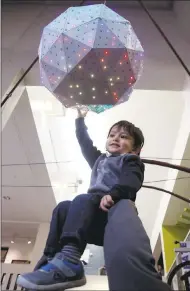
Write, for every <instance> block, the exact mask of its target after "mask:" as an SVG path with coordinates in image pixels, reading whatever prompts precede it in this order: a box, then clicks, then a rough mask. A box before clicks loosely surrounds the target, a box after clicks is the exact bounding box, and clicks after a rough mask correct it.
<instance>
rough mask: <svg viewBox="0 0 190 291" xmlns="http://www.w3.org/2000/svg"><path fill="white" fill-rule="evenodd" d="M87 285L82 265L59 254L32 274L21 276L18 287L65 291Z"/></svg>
mask: <svg viewBox="0 0 190 291" xmlns="http://www.w3.org/2000/svg"><path fill="white" fill-rule="evenodd" d="M85 284H86V278H85V275H84V269H83V265H82V263H81V262H80V261H79V263H78V264H73V263H71V262H69V261H67V260H66V259H64V258H63V254H62V253H58V254H57V255H56V256H55V257H54V259H53V260H52V261H50V262H49V263H48V264H46V265H45V266H43V267H42V268H41V269H39V270H37V271H34V272H32V273H26V274H23V275H20V276H19V277H18V279H17V285H19V286H21V287H24V288H25V289H32V290H59V289H62V290H65V289H68V288H73V287H79V286H83V285H85Z"/></svg>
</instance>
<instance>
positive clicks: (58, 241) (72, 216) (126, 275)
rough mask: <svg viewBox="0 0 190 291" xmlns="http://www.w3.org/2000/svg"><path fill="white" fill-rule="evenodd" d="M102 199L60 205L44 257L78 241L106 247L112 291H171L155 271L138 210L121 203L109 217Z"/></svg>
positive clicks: (92, 197)
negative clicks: (100, 207)
mask: <svg viewBox="0 0 190 291" xmlns="http://www.w3.org/2000/svg"><path fill="white" fill-rule="evenodd" d="M99 202H100V197H98V196H96V195H93V194H82V195H79V196H77V197H76V198H75V199H74V200H73V201H64V202H61V203H59V204H58V206H57V207H56V208H55V210H54V211H53V216H52V220H51V224H50V232H49V235H48V239H47V243H46V247H45V251H44V253H45V255H54V254H55V253H56V252H58V251H59V250H60V249H61V248H62V246H63V245H64V243H67V241H69V240H73V239H74V240H77V241H78V243H79V245H80V247H81V253H82V252H83V251H84V249H85V247H86V244H87V243H89V244H96V245H102V246H103V245H104V253H105V263H106V271H107V274H108V281H109V287H110V290H114V291H117V290H118V291H124V290H126V291H128V290H129V291H131V290H132V291H149V290H150V291H152V290H156V291H158V290H160V291H168V290H170V288H169V287H168V286H167V285H166V284H165V283H163V282H162V281H161V277H160V276H159V274H158V273H157V272H156V270H155V267H154V265H155V261H154V259H153V256H152V252H151V248H150V242H149V238H148V236H147V234H146V232H145V230H144V227H143V225H142V222H141V220H140V219H139V217H138V216H137V213H136V210H135V208H134V207H133V206H132V204H131V203H130V202H129V201H128V200H121V201H120V202H118V203H117V204H116V205H115V206H113V207H112V208H111V209H110V211H109V212H108V213H106V212H103V211H102V210H100V209H99Z"/></svg>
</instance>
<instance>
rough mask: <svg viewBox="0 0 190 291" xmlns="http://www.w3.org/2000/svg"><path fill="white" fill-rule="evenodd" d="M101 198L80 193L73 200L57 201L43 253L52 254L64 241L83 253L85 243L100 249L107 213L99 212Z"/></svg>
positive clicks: (59, 248)
mask: <svg viewBox="0 0 190 291" xmlns="http://www.w3.org/2000/svg"><path fill="white" fill-rule="evenodd" d="M100 199H101V197H100V196H98V195H96V194H81V195H78V196H76V197H75V198H74V200H73V201H63V202H60V203H59V204H58V205H57V207H56V208H55V209H54V211H53V215H52V219H51V223H50V231H49V235H48V238H47V242H46V247H45V250H44V254H45V255H46V256H51V255H54V254H55V253H56V252H58V251H60V250H61V248H62V247H63V245H64V244H65V243H67V241H68V240H72V241H73V240H75V241H77V242H78V244H79V245H80V248H81V253H83V251H84V250H85V247H86V244H87V243H89V244H95V245H99V246H103V240H104V231H105V226H106V224H107V213H106V212H103V211H102V210H100V209H99V204H100Z"/></svg>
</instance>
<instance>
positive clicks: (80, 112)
mask: <svg viewBox="0 0 190 291" xmlns="http://www.w3.org/2000/svg"><path fill="white" fill-rule="evenodd" d="M77 112H78V117H86V115H87V113H88V109H87V108H84V109H83V108H78V107H77Z"/></svg>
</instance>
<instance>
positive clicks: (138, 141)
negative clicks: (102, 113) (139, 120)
mask: <svg viewBox="0 0 190 291" xmlns="http://www.w3.org/2000/svg"><path fill="white" fill-rule="evenodd" d="M115 126H117V127H118V128H119V129H120V128H123V129H124V130H126V131H127V132H128V133H129V135H130V136H131V137H132V138H133V139H134V149H138V148H142V147H143V145H144V136H143V133H142V131H141V130H140V128H138V127H136V126H135V125H134V124H133V123H131V122H129V121H127V120H121V121H119V122H117V123H115V124H114V125H112V127H111V128H110V130H109V133H108V136H109V134H110V132H111V130H112V128H113V127H115Z"/></svg>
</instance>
